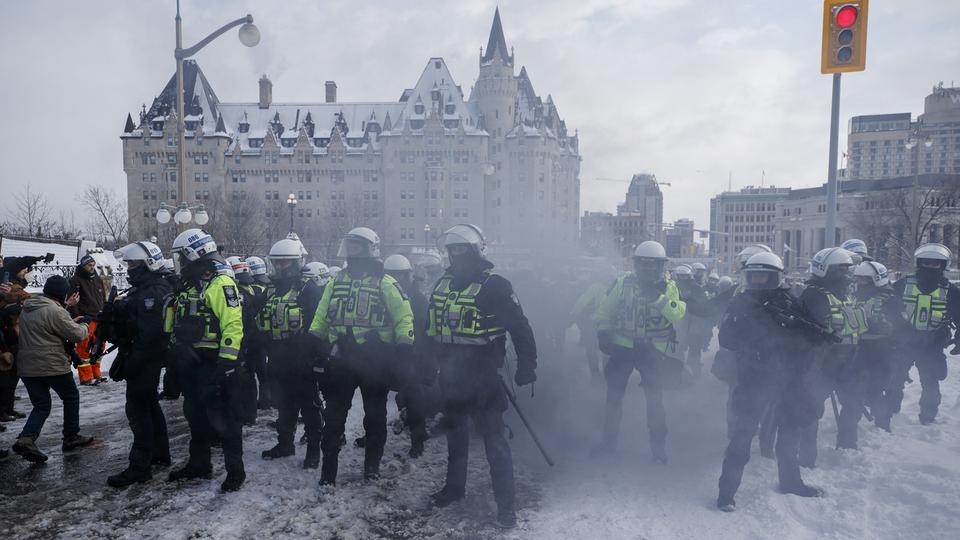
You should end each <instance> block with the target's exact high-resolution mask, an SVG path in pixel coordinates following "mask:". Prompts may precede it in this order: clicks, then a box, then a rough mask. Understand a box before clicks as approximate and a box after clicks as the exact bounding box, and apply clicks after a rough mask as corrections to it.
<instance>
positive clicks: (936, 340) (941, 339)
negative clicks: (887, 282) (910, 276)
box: [889, 278, 960, 348]
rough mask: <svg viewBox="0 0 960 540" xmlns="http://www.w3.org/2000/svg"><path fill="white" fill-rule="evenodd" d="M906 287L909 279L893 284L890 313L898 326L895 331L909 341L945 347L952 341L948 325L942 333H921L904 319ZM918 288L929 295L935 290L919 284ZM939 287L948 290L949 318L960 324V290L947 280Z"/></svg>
mask: <svg viewBox="0 0 960 540" xmlns="http://www.w3.org/2000/svg"><path fill="white" fill-rule="evenodd" d="M906 285H907V278H903V279H901V280H900V281H897V282H896V283H894V284H893V298H891V301H890V309H889V313H890V317H891V320H892V321H896V324H897V326H896V328H895V330H894V331H895V332H896V333H897V334H898V335H899V336H900V337H901V338H903V339H906V340H908V341H913V342H917V341H918V340H920V339H923V340H925V341H926V343H921V344H922V345H927V344H929V345H930V346H932V347H939V348H943V347H945V346H946V345H947V343H948V342H949V341H950V328H949V326H948V325H946V324H945V325H943V327H942V328H941V329H940V331H937V332H920V331H918V330H916V329H915V328H913V326H911V324H910V323H909V322H908V321H907V320H905V319H904V317H903V309H904V307H903V290H904V289H905V288H906ZM917 286H918V287H919V289H920V292H923V293H929V292H932V291H933V290H934V289H933V288H925V287H923V286H922V284H920V283H918V284H917ZM938 287H943V288H946V289H947V317H948V318H949V319H950V320H951V321H953V322H954V323H955V324H960V289H958V288H957V286H956V285H953V284H952V283H950V281H948V280H947V279H946V278H943V279H941V280H940V283H939V284H938Z"/></svg>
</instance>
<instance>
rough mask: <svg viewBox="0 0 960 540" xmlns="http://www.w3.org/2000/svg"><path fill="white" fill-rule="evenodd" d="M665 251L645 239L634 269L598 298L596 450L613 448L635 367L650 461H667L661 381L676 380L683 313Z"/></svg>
mask: <svg viewBox="0 0 960 540" xmlns="http://www.w3.org/2000/svg"><path fill="white" fill-rule="evenodd" d="M666 263H667V254H666V252H665V251H664V249H663V246H662V245H660V244H659V243H658V242H654V241H652V240H648V241H646V242H643V243H641V244H640V245H639V246H637V249H636V251H635V252H634V254H633V272H628V273H626V274H624V275H621V276H620V277H619V278H617V281H616V282H615V283H614V284H613V286H612V287H610V289H609V290H608V291H607V294H606V296H604V298H603V300H601V301H600V305H599V306H598V308H597V313H596V315H595V319H596V322H597V339H598V341H599V342H600V350H601V351H603V352H604V353H606V354H608V355H610V360H609V361H608V362H607V366H606V369H605V373H604V375H605V378H606V381H607V402H606V410H605V414H604V425H603V439H602V440H601V442H600V445H599V446H598V447H597V448H596V449H595V453H596V454H604V453H609V452H612V451H613V449H614V447H615V446H616V443H617V438H618V435H619V432H620V419H621V417H622V416H623V395H624V392H625V391H626V389H627V381H628V380H629V379H630V375H631V373H633V370H635V369H636V370H637V371H639V372H640V376H641V383H640V384H641V386H642V387H643V394H644V397H645V399H646V403H647V429H648V431H649V432H650V450H651V453H652V454H653V461H654V462H655V463H658V464H661V465H665V464H666V463H667V452H666V439H667V419H666V414H665V412H664V410H663V389H664V386H675V385H676V384H678V383H679V379H680V374H681V372H682V371H683V362H682V361H681V360H680V358H679V351H678V350H677V349H678V346H677V342H676V331H675V329H674V325H675V324H677V323H679V322H680V321H681V320H682V319H683V316H684V314H685V313H686V309H687V306H686V304H685V303H684V302H683V300H681V299H680V292H679V291H678V290H677V286H676V284H675V283H674V282H673V280H671V279H670V278H669V277H667V276H666V274H665V273H664V266H665V265H666Z"/></svg>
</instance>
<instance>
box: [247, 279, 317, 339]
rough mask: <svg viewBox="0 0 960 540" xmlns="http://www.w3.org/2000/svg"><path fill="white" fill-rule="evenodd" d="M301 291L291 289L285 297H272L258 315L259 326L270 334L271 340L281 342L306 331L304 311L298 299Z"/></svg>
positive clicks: (262, 330)
mask: <svg viewBox="0 0 960 540" xmlns="http://www.w3.org/2000/svg"><path fill="white" fill-rule="evenodd" d="M299 297H300V289H290V290H289V291H287V292H286V293H285V294H284V295H283V296H271V297H270V298H269V299H268V300H267V303H266V304H265V305H264V306H263V309H262V310H260V313H258V314H257V326H258V327H259V329H260V331H261V332H264V333H269V334H270V339H272V340H275V341H280V340H284V339H287V338H289V337H291V336H294V335H297V334H302V333H303V332H305V331H306V328H305V327H304V324H303V310H302V309H301V308H300V304H298V303H297V299H298V298H299Z"/></svg>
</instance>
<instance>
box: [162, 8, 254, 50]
mask: <svg viewBox="0 0 960 540" xmlns="http://www.w3.org/2000/svg"><path fill="white" fill-rule="evenodd" d="M246 23H253V15H247V16H246V17H240V18H239V19H237V20H235V21H231V22H228V23H227V24H225V25H223V26H221V27H220V28H218V29H217V30H216V31H215V32H213V33H212V34H210V35H209V36H207V37H205V38H203V39H202V40H201V41H200V42H199V43H197V44H196V45H194V46H193V47H187V48H186V49H176V50H175V51H173V55H174V57H176V59H177V60H183V59H185V58H190V57H191V56H193V55H195V54H197V53H198V52H199V51H200V49H202V48H204V47H206V46H207V45H208V44H209V43H210V42H211V41H213V40H215V39H217V38H218V37H220V35H221V34H223V33H224V32H226V31H227V30H230V29H231V28H235V27H237V26H240V25H241V24H246Z"/></svg>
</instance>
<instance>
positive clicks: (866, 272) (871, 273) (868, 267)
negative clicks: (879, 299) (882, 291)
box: [853, 261, 890, 287]
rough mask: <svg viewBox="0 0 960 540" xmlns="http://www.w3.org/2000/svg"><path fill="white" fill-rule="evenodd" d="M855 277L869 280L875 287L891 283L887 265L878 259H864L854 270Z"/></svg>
mask: <svg viewBox="0 0 960 540" xmlns="http://www.w3.org/2000/svg"><path fill="white" fill-rule="evenodd" d="M853 275H854V277H856V278H858V280H859V279H864V280H869V281H870V282H871V283H873V285H874V286H875V287H886V286H887V285H889V284H890V275H889V274H887V267H886V266H884V265H882V264H880V263H878V262H876V261H863V262H862V263H860V264H859V265H857V268H856V269H855V270H854V271H853Z"/></svg>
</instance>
